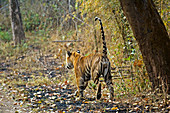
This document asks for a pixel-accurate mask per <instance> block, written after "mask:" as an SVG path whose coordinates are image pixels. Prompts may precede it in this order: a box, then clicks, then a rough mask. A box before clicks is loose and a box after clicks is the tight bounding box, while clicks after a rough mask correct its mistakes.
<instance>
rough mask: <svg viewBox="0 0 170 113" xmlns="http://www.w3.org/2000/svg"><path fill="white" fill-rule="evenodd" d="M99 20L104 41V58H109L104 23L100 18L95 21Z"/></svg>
mask: <svg viewBox="0 0 170 113" xmlns="http://www.w3.org/2000/svg"><path fill="white" fill-rule="evenodd" d="M96 20H99V22H100V26H101V34H102V40H103V57H106V56H107V47H106V41H105V35H104V30H103V25H102V21H101V19H100V18H98V17H95V21H96Z"/></svg>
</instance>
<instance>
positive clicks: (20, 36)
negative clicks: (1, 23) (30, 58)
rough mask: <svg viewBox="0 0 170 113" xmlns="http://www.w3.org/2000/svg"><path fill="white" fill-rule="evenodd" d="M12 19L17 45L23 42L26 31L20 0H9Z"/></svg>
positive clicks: (14, 39)
mask: <svg viewBox="0 0 170 113" xmlns="http://www.w3.org/2000/svg"><path fill="white" fill-rule="evenodd" d="M9 10H10V17H11V18H10V19H11V27H12V35H13V41H14V43H15V45H17V44H21V41H22V40H24V39H25V33H24V29H23V27H22V26H23V25H22V18H21V13H20V8H19V3H18V0H9Z"/></svg>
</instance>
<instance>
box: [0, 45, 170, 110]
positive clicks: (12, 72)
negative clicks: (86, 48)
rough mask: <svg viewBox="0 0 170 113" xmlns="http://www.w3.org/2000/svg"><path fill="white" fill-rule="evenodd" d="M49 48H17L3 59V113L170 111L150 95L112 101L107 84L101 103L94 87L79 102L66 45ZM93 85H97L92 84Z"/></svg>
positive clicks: (0, 90)
mask: <svg viewBox="0 0 170 113" xmlns="http://www.w3.org/2000/svg"><path fill="white" fill-rule="evenodd" d="M61 45H62V46H61ZM48 46H49V44H45V45H44V44H32V45H31V44H30V45H28V47H27V49H23V51H22V50H18V49H17V48H15V47H14V48H12V49H13V50H14V49H15V51H13V50H9V51H10V52H11V51H13V53H12V54H16V55H11V56H9V55H2V56H1V57H0V58H1V60H0V113H9V112H11V113H12V112H16V113H17V112H21V113H23V112H59V113H62V112H96V113H97V112H119V113H124V112H167V113H168V111H169V110H170V106H168V105H165V104H164V102H163V100H162V97H161V95H157V96H155V95H154V96H153V95H152V93H150V92H147V93H144V92H141V93H138V94H134V95H129V94H124V93H120V92H117V91H115V100H114V101H111V100H109V98H108V90H107V88H106V87H105V85H104V84H105V83H102V98H101V99H100V100H96V99H95V96H96V90H95V88H91V87H87V88H86V90H85V91H84V95H85V97H86V99H85V100H79V99H78V98H77V97H75V96H74V95H73V94H74V92H75V91H76V89H77V88H76V85H75V80H74V79H75V77H74V73H73V70H67V69H65V67H64V63H63V62H64V59H65V58H64V57H63V55H64V53H63V51H62V49H63V44H54V45H52V44H51V45H50V47H48ZM45 47H46V48H45ZM9 48H10V47H9ZM56 48H57V49H56ZM6 51H8V50H7V49H6ZM116 81H118V80H114V82H115V83H116ZM120 81H121V80H120ZM90 83H92V84H93V82H92V81H90ZM117 84H118V83H117ZM92 87H93V86H92ZM114 87H115V86H114ZM115 89H116V88H115ZM157 98H158V99H157Z"/></svg>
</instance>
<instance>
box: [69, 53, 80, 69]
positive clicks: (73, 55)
mask: <svg viewBox="0 0 170 113" xmlns="http://www.w3.org/2000/svg"><path fill="white" fill-rule="evenodd" d="M78 56H80V51H79V50H78V51H77V52H70V51H67V53H66V68H68V69H73V68H74V61H75V59H76V57H78Z"/></svg>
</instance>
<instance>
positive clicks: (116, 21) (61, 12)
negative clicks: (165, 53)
mask: <svg viewBox="0 0 170 113" xmlns="http://www.w3.org/2000/svg"><path fill="white" fill-rule="evenodd" d="M154 2H155V3H156V7H157V9H158V11H159V13H160V15H161V17H162V19H163V22H164V24H165V26H166V28H167V29H168V8H167V7H168V3H169V2H168V0H154ZM20 7H21V13H22V19H23V25H24V29H25V31H26V38H27V39H26V42H23V43H22V44H21V45H18V46H14V45H13V42H12V41H11V39H12V35H11V34H12V33H11V30H10V27H11V26H10V24H9V23H10V21H9V15H8V11H6V10H3V13H0V28H1V31H0V59H1V62H0V66H2V67H3V66H4V67H3V69H5V71H3V69H2V68H1V67H0V77H1V78H3V79H1V80H0V84H6V85H7V86H13V88H18V87H15V85H16V86H20V85H24V86H25V85H28V89H29V88H30V89H29V91H30V92H35V93H33V94H35V95H32V94H30V93H29V92H22V94H23V93H24V94H25V95H27V94H29V96H30V97H29V98H32V97H34V98H37V96H36V95H37V93H38V92H39V89H41V88H40V86H43V87H46V86H47V88H46V89H42V92H46V93H48V94H49V97H50V95H51V94H50V93H49V92H48V91H49V90H51V89H53V88H54V87H55V88H56V89H57V90H56V91H60V90H58V89H59V88H61V87H67V86H68V88H70V89H72V90H74V89H75V83H76V82H75V80H74V78H75V77H74V73H73V72H72V71H69V72H68V71H67V70H65V69H64V62H65V51H66V50H71V51H74V50H76V51H77V49H79V50H80V51H81V54H82V55H88V54H90V53H92V52H94V51H95V49H96V45H95V35H96V37H97V44H98V47H99V52H101V51H102V46H101V45H102V41H101V36H100V34H101V33H100V30H99V28H100V27H99V23H98V22H94V17H96V16H98V17H100V18H101V20H102V22H103V26H104V31H105V35H106V43H107V47H108V55H109V58H110V61H111V66H112V67H113V68H115V70H114V73H113V78H114V80H113V81H114V89H115V99H116V100H119V101H117V102H118V105H119V106H121V104H120V101H122V102H124V103H123V104H125V103H126V104H127V105H129V106H131V105H132V106H133V108H131V107H130V108H128V109H130V110H131V109H135V108H136V107H137V111H138V107H139V106H143V108H145V107H146V108H147V106H149V107H150V110H151V108H152V107H153V106H156V105H152V104H153V103H156V100H157V99H156V100H155V98H158V101H159V103H158V104H159V105H161V106H163V103H162V101H161V99H162V97H163V95H162V94H161V95H160V96H159V95H157V93H159V91H155V93H153V94H150V93H148V92H150V90H151V84H150V81H149V78H148V76H147V72H146V69H145V65H144V63H143V60H142V55H141V53H140V51H139V47H138V44H137V42H136V40H135V38H134V36H133V33H132V31H131V28H130V26H129V24H128V21H127V20H126V17H125V16H124V14H123V11H122V9H121V7H120V4H119V1H118V0H112V1H110V0H105V1H102V0H88V1H87V0H77V1H75V0H73V1H71V2H70V3H69V2H68V0H62V1H61V0H60V1H59V0H57V1H54V0H51V1H49V0H38V1H34V0H20ZM1 15H2V16H1ZM95 30H96V34H95ZM54 40H80V41H81V42H68V43H67V42H66V43H53V42H52V41H54ZM124 67H125V68H124ZM8 69H9V70H8ZM55 72H58V74H56V76H55V77H53V78H51V76H52V75H53V73H55ZM10 77H11V78H13V77H14V79H11V78H10ZM27 77H28V78H29V77H30V79H27ZM116 77H117V78H116ZM25 79H27V80H29V81H25ZM69 81H71V82H69ZM68 83H70V85H71V86H69V85H68ZM90 83H91V82H90ZM102 84H104V83H102ZM72 85H73V86H72ZM90 85H91V87H92V89H90V87H89V88H87V90H86V92H85V95H86V96H87V97H88V96H90V97H91V95H95V93H94V92H95V91H93V90H95V87H96V85H95V84H94V83H91V84H89V86H90ZM103 86H104V85H103ZM4 87H5V86H4ZM37 87H38V88H39V89H38V91H37ZM31 88H32V89H31ZM70 89H68V90H70ZM11 90H12V89H11ZM102 91H103V97H104V98H103V100H101V101H97V103H101V104H103V105H105V103H108V102H109V100H107V99H108V98H107V97H108V96H107V93H108V90H106V88H105V87H102ZM40 92H41V91H40ZM42 92H41V93H42ZM57 93H58V92H57ZM71 93H73V92H71ZM48 94H47V95H48ZM18 95H19V94H18ZM64 95H65V94H63V93H62V96H64ZM31 96H32V97H31ZM58 96H59V95H58ZM62 96H61V95H60V96H59V99H58V100H57V99H56V101H57V102H58V101H59V102H60V101H61V102H65V100H64V99H63V97H62ZM24 97H25V98H28V97H26V96H24ZM24 97H23V100H24ZM60 97H62V98H60ZM50 98H51V97H50ZM50 98H45V99H47V103H46V104H45V105H44V103H45V100H42V101H38V102H37V103H39V104H37V105H39V107H35V108H33V109H34V110H35V111H37V112H38V110H37V109H38V108H40V107H42V109H45V108H44V106H46V105H47V106H46V107H48V106H51V105H52V104H51V103H48V101H49V102H51V101H52V100H53V99H51V100H50ZM64 98H65V97H64ZM148 98H149V99H148ZM65 99H66V98H65ZM135 99H136V100H135ZM16 100H17V99H16ZM139 100H140V101H139ZM29 101H32V100H29ZM69 101H70V102H72V101H73V102H75V104H76V101H77V100H76V99H72V98H71V100H69ZM69 101H66V102H69ZM152 101H154V102H152ZM20 102H21V101H18V103H20ZM93 102H94V101H92V102H91V103H90V102H84V103H83V104H88V105H92V106H93ZM24 103H27V101H26V99H25V100H24ZM34 104H36V101H35V102H34ZM41 104H42V106H40V105H41ZM133 104H134V105H133ZM156 104H157V103H156ZM81 105H82V104H81ZM28 106H31V105H28ZM119 106H111V107H110V108H108V106H107V105H106V106H105V107H104V106H102V107H101V106H100V107H101V108H103V109H102V112H104V111H107V109H111V110H117V109H118V108H120V107H119ZM161 106H158V107H159V110H160V111H161V109H162V108H163V107H161ZM69 107H70V108H72V109H73V108H74V106H69ZM69 107H68V109H69ZM51 108H54V109H57V108H56V106H54V107H53V106H51ZM77 109H78V108H77ZM89 109H90V107H89ZM148 109H149V108H148ZM130 110H129V111H130ZM164 111H165V110H164ZM92 112H93V111H92ZM94 112H95V111H94Z"/></svg>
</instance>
